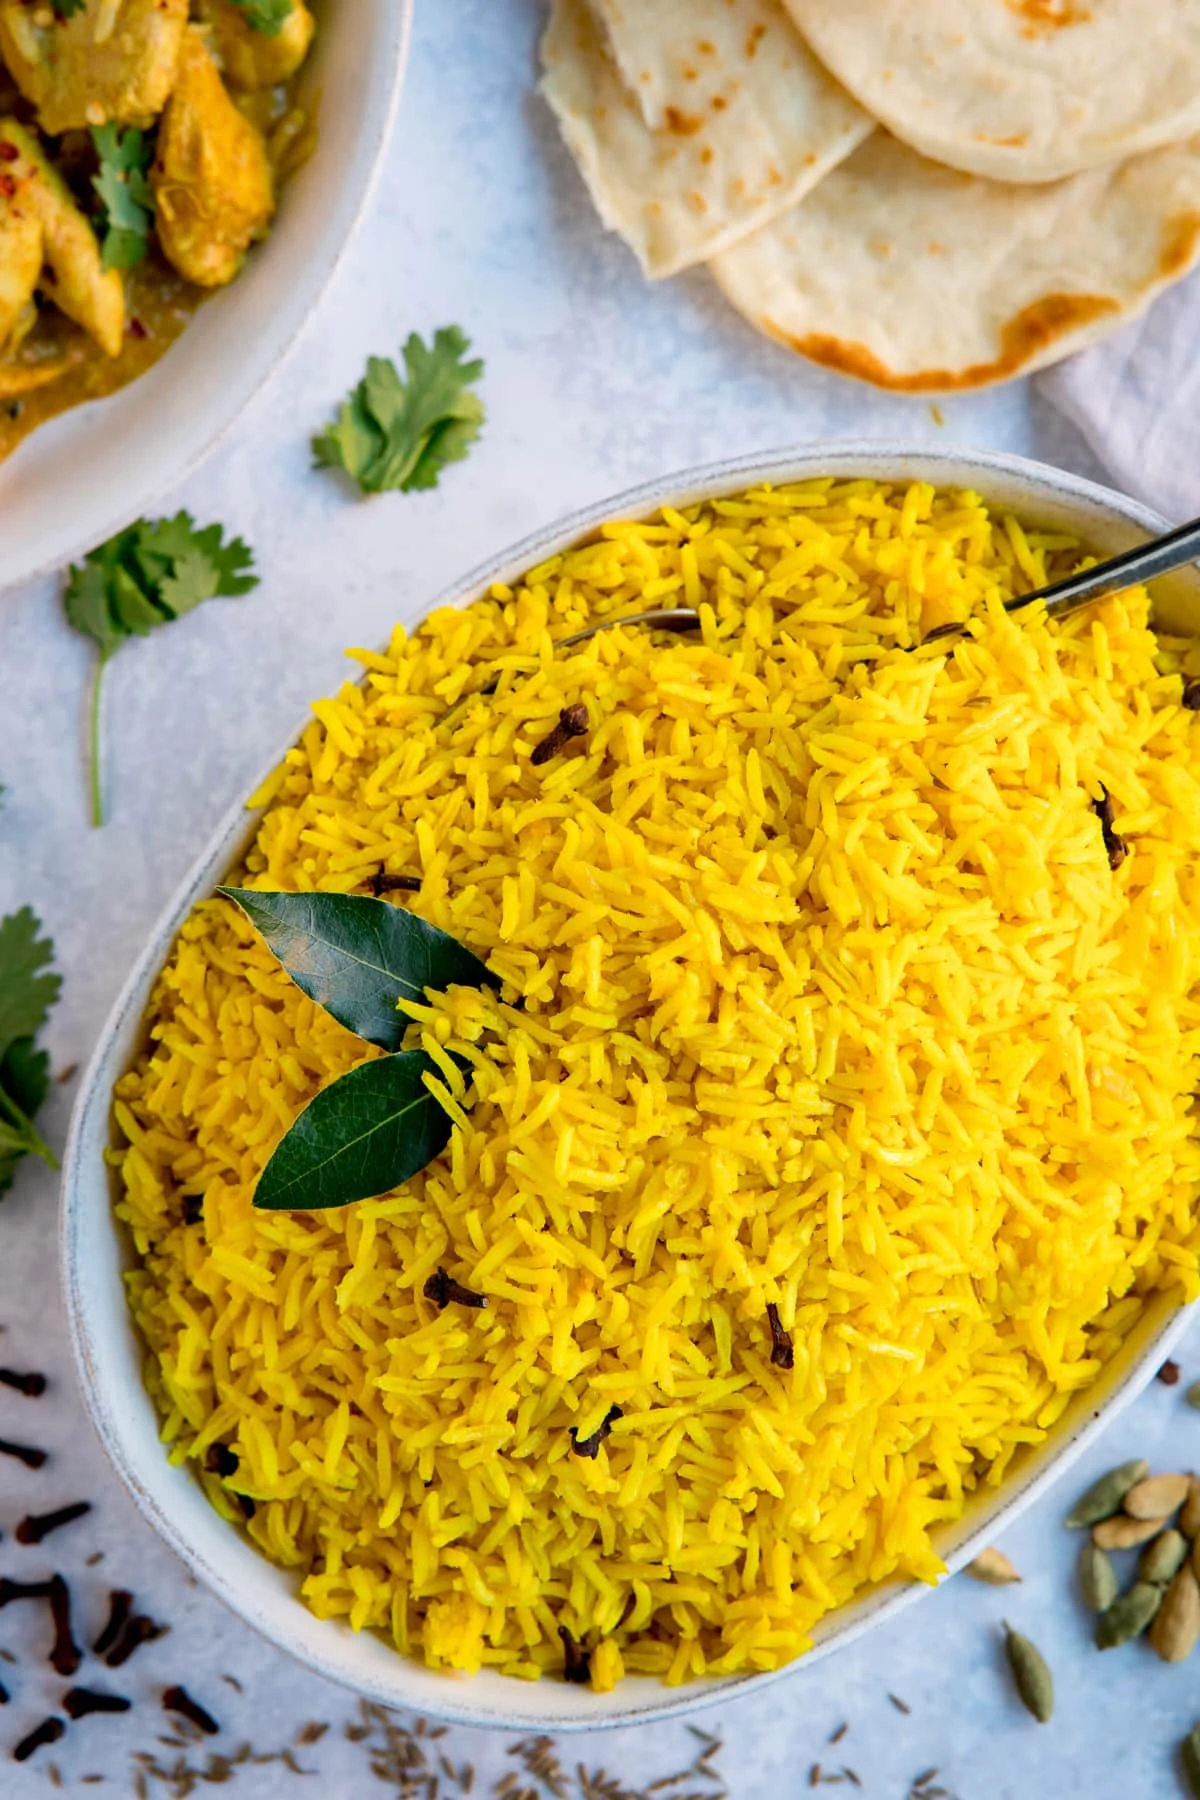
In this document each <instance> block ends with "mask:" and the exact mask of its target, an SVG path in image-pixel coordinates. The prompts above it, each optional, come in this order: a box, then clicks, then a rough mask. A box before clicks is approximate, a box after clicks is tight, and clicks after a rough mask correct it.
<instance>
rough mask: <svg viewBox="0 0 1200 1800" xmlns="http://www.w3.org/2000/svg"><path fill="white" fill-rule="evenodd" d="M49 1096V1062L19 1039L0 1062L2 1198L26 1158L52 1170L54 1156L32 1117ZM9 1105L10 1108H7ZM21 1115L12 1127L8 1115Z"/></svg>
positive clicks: (55, 1164)
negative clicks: (33, 1159)
mask: <svg viewBox="0 0 1200 1800" xmlns="http://www.w3.org/2000/svg"><path fill="white" fill-rule="evenodd" d="M49 1092H50V1058H49V1057H48V1056H47V1055H46V1052H45V1051H44V1050H37V1049H35V1048H34V1044H33V1039H32V1038H18V1039H17V1041H16V1043H15V1044H10V1046H9V1049H8V1054H7V1055H6V1056H4V1057H3V1058H0V1195H3V1194H5V1193H6V1192H7V1191H8V1189H9V1188H10V1187H11V1186H12V1184H13V1177H14V1176H15V1175H16V1172H17V1164H18V1163H19V1162H20V1161H21V1158H22V1157H23V1156H29V1155H33V1156H40V1157H41V1159H42V1161H43V1162H47V1163H49V1165H50V1167H51V1168H52V1169H56V1168H57V1167H58V1160H57V1158H56V1157H55V1155H54V1152H53V1151H52V1150H51V1149H50V1148H49V1146H48V1145H47V1144H46V1142H45V1139H44V1138H43V1137H42V1135H41V1133H40V1132H39V1131H38V1129H37V1127H36V1126H35V1125H34V1123H33V1115H34V1113H36V1112H37V1110H38V1108H39V1106H41V1104H42V1102H43V1100H44V1099H45V1098H46V1095H47V1094H48V1093H49ZM6 1102H7V1104H6ZM9 1112H13V1113H15V1114H16V1115H19V1119H20V1122H19V1123H9V1120H8V1118H7V1116H6V1115H7V1114H8V1113H9Z"/></svg>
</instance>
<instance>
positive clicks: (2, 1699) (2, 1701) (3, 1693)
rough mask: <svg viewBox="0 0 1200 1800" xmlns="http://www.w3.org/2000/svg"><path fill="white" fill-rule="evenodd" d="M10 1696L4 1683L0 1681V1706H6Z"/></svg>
mask: <svg viewBox="0 0 1200 1800" xmlns="http://www.w3.org/2000/svg"><path fill="white" fill-rule="evenodd" d="M11 1698H12V1696H11V1694H10V1693H9V1691H8V1689H7V1688H6V1687H5V1685H4V1683H3V1682H2V1681H0V1706H7V1705H8V1703H9V1701H10V1699H11Z"/></svg>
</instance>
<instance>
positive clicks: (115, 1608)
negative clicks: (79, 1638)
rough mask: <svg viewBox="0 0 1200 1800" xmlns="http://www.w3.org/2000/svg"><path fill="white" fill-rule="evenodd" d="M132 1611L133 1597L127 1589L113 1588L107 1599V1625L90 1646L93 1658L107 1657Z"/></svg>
mask: <svg viewBox="0 0 1200 1800" xmlns="http://www.w3.org/2000/svg"><path fill="white" fill-rule="evenodd" d="M132 1611H133V1595H132V1594H131V1593H130V1592H129V1590H128V1588H115V1589H114V1590H113V1592H112V1593H111V1594H110V1595H109V1597H108V1624H107V1625H106V1626H105V1627H104V1630H103V1631H102V1632H101V1633H100V1636H99V1637H98V1638H97V1639H96V1641H95V1643H94V1644H93V1645H92V1653H93V1655H95V1656H107V1655H108V1652H109V1651H110V1650H111V1649H112V1647H113V1645H114V1644H115V1643H116V1641H117V1639H118V1638H119V1637H120V1635H121V1633H122V1632H123V1631H124V1629H125V1627H126V1625H127V1624H128V1623H129V1617H130V1614H131V1613H132Z"/></svg>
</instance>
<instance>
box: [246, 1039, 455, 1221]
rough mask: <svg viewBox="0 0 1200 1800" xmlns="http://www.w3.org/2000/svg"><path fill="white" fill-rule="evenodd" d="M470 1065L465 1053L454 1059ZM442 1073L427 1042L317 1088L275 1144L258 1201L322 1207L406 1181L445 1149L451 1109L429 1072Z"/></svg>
mask: <svg viewBox="0 0 1200 1800" xmlns="http://www.w3.org/2000/svg"><path fill="white" fill-rule="evenodd" d="M455 1060H456V1061H457V1062H459V1064H460V1066H461V1067H462V1068H463V1069H464V1071H465V1069H466V1064H465V1063H463V1062H462V1059H461V1058H456V1059H455ZM426 1074H429V1075H437V1074H438V1069H437V1066H436V1065H435V1063H434V1062H433V1060H432V1058H430V1057H428V1056H427V1055H426V1054H425V1052H424V1051H423V1050H402V1051H400V1052H399V1054H398V1055H395V1056H381V1057H378V1058H377V1059H376V1060H375V1061H373V1062H365V1063H360V1064H359V1066H358V1067H357V1068H356V1069H351V1070H350V1071H349V1073H348V1074H345V1075H341V1076H339V1077H338V1079H337V1080H336V1081H331V1082H330V1084H329V1086H328V1087H324V1088H322V1089H321V1091H320V1093H319V1094H316V1095H315V1096H314V1097H313V1099H312V1100H310V1101H309V1103H308V1105H307V1106H306V1107H305V1108H304V1111H303V1112H302V1113H301V1114H300V1116H299V1118H297V1119H296V1120H295V1122H294V1124H293V1125H292V1126H291V1128H290V1130H289V1131H288V1132H287V1133H286V1134H285V1136H284V1137H283V1138H281V1139H280V1141H279V1143H278V1144H277V1145H276V1147H275V1149H274V1151H273V1153H272V1155H271V1159H270V1161H269V1162H268V1164H267V1166H266V1168H265V1169H264V1170H263V1172H262V1174H261V1176H260V1177H259V1181H258V1186H257V1188H256V1189H255V1191H254V1204H255V1206H256V1207H258V1208H260V1209H265V1210H268V1211H271V1212H285V1211H292V1212H299V1211H305V1212H307V1211H318V1210H320V1209H321V1208H323V1207H327V1206H348V1205H349V1204H350V1203H351V1201H354V1200H372V1199H374V1198H375V1197H376V1195H378V1194H386V1193H388V1192H390V1190H391V1189H392V1188H396V1187H399V1186H400V1184H401V1183H402V1182H405V1181H408V1180H409V1179H410V1178H411V1177H412V1176H413V1175H416V1174H417V1173H418V1172H419V1171H420V1170H421V1169H423V1168H425V1167H426V1165H427V1164H428V1163H431V1162H432V1161H433V1159H434V1157H435V1156H438V1155H440V1153H441V1152H442V1151H443V1150H444V1149H445V1147H446V1144H447V1142H448V1141H449V1137H450V1132H451V1129H452V1121H451V1119H450V1115H449V1114H448V1113H447V1112H446V1111H445V1110H444V1108H443V1107H441V1106H440V1105H439V1104H438V1102H437V1100H435V1098H434V1096H433V1095H432V1094H431V1093H430V1092H429V1090H428V1088H427V1087H426V1086H425V1083H424V1081H423V1080H422V1077H423V1076H424V1075H426Z"/></svg>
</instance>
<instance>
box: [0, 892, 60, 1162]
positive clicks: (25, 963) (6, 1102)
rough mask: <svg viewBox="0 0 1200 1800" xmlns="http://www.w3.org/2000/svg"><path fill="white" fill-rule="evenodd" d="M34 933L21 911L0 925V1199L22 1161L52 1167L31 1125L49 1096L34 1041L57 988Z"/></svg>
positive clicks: (36, 926) (49, 947) (50, 949)
mask: <svg viewBox="0 0 1200 1800" xmlns="http://www.w3.org/2000/svg"><path fill="white" fill-rule="evenodd" d="M40 931H41V925H40V923H39V921H38V919H37V918H36V917H35V915H34V914H33V912H32V911H31V910H30V908H29V907H27V906H23V907H22V908H21V910H20V912H15V913H10V914H9V916H8V917H7V918H6V919H0V1194H4V1193H6V1192H7V1190H8V1189H9V1188H10V1187H11V1186H12V1182H13V1177H14V1175H15V1174H16V1171H17V1164H18V1163H19V1162H20V1161H21V1159H22V1157H24V1156H30V1155H32V1156H40V1157H41V1159H42V1161H43V1162H45V1163H48V1164H49V1165H50V1167H51V1168H52V1169H57V1167H58V1161H57V1158H56V1157H55V1155H54V1152H53V1151H52V1150H51V1149H50V1148H49V1147H48V1145H47V1144H46V1142H45V1139H44V1138H43V1137H42V1136H41V1134H40V1133H39V1132H38V1130H37V1128H36V1127H35V1125H34V1123H33V1120H34V1115H35V1114H36V1112H37V1110H38V1108H39V1107H40V1106H41V1104H42V1102H43V1101H44V1100H45V1098H46V1095H47V1094H48V1092H49V1091H50V1059H49V1057H48V1056H47V1054H46V1052H45V1051H44V1050H39V1049H38V1048H37V1045H36V1043H35V1039H36V1037H37V1034H38V1032H39V1031H40V1030H41V1029H42V1026H43V1025H44V1024H45V1022H46V1016H47V1014H48V1013H49V1011H50V1008H51V1007H52V1006H53V1005H54V1002H55V1001H56V1000H57V999H58V995H59V989H60V988H61V986H62V982H61V980H60V978H59V977H58V976H57V975H55V974H54V973H52V972H51V971H50V969H49V964H50V963H51V961H52V960H53V957H54V945H53V944H52V943H51V942H50V939H49V938H46V937H41V936H39V933H40Z"/></svg>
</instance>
